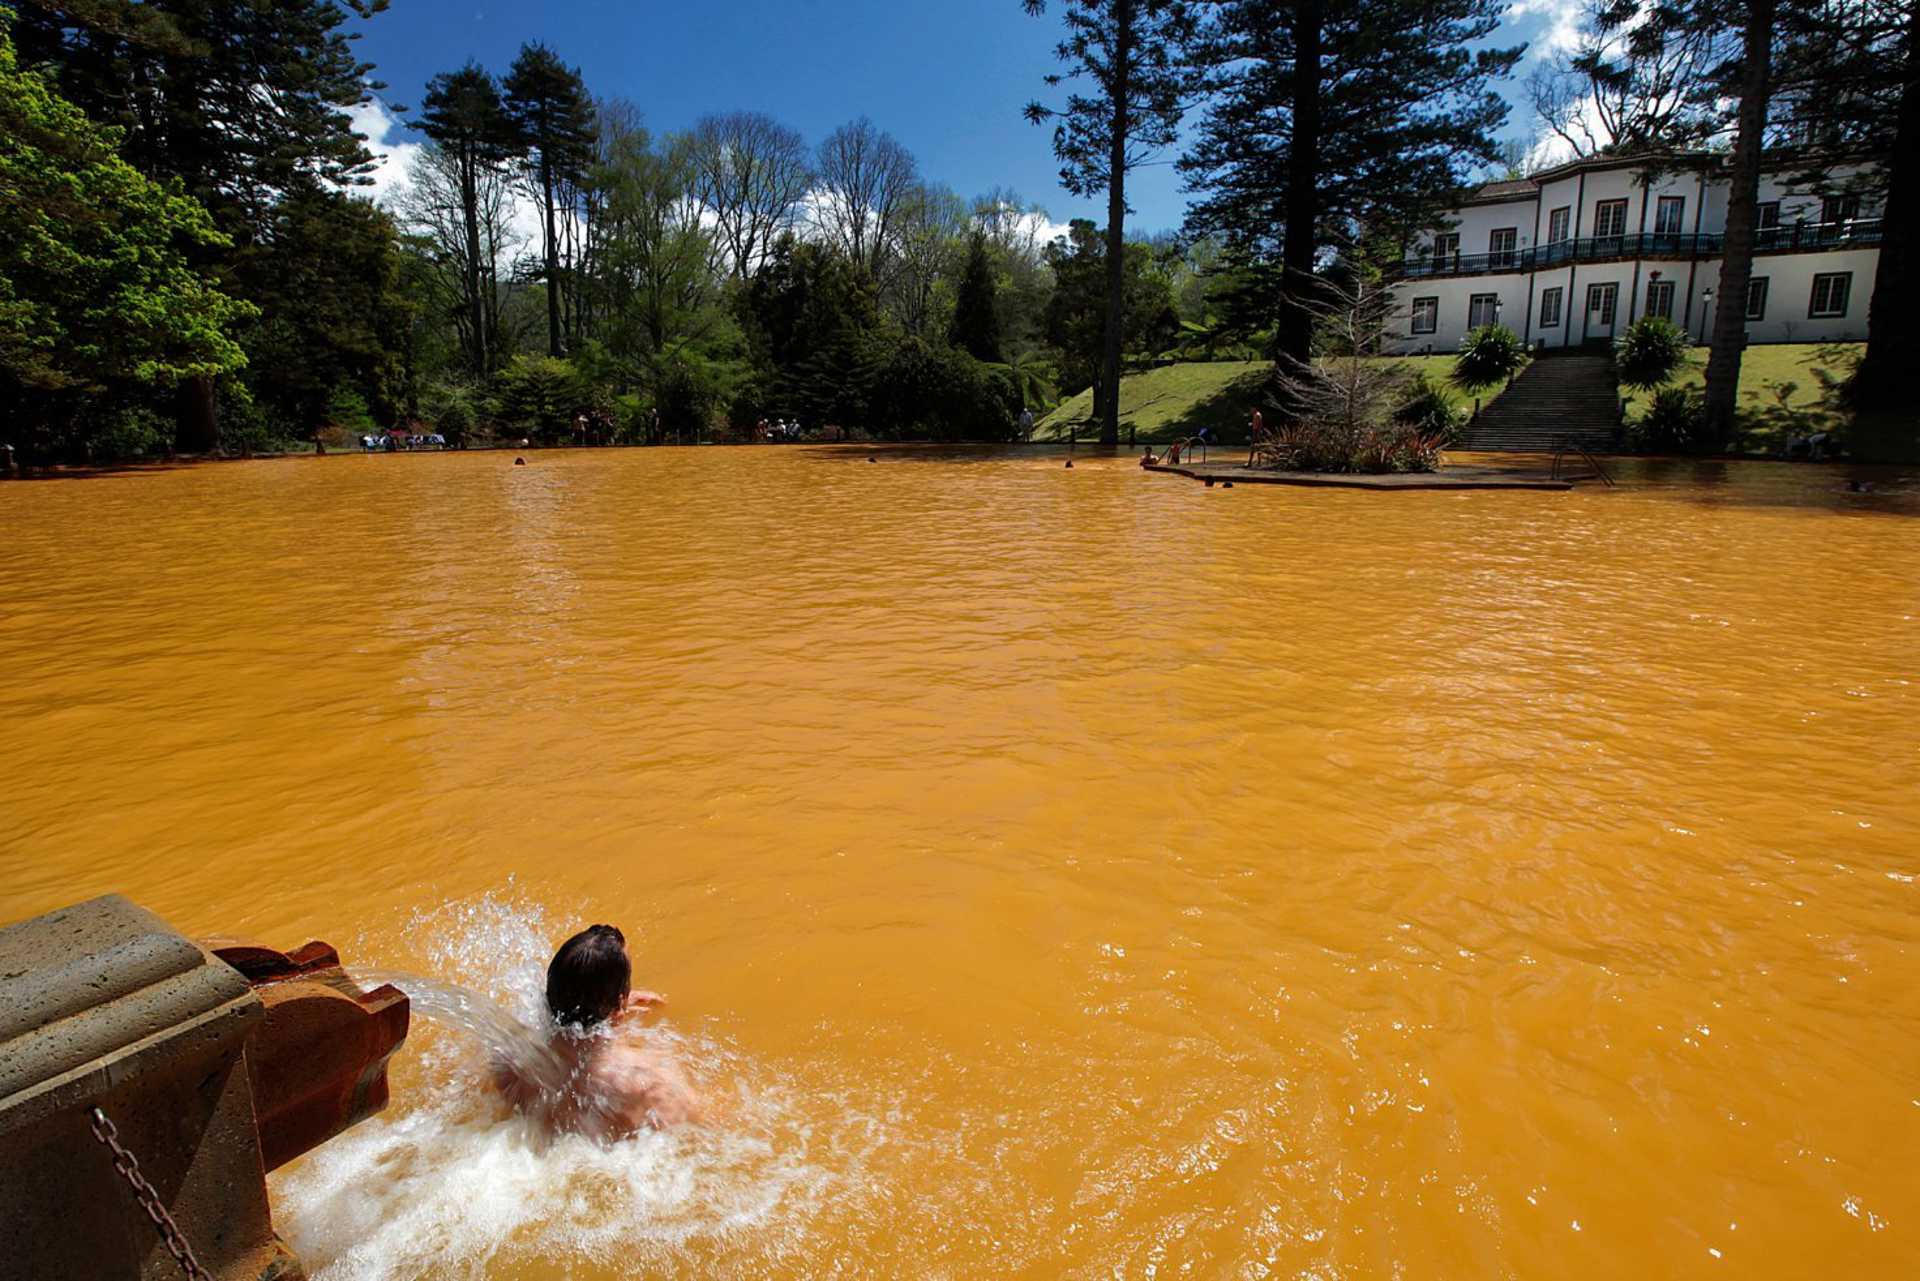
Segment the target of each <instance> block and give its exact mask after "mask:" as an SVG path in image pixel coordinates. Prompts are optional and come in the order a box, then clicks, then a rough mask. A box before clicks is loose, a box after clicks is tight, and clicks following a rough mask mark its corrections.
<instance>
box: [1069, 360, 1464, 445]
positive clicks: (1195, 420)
mask: <svg viewBox="0 0 1920 1281" xmlns="http://www.w3.org/2000/svg"><path fill="white" fill-rule="evenodd" d="M1400 363H1401V364H1403V365H1406V366H1407V367H1409V368H1411V369H1416V370H1422V371H1424V372H1426V373H1427V374H1428V375H1429V376H1430V377H1433V378H1435V379H1437V380H1439V381H1441V382H1442V383H1443V384H1444V383H1445V380H1446V377H1447V375H1448V374H1450V373H1451V372H1453V357H1452V356H1407V357H1404V358H1401V360H1400ZM1270 367H1271V366H1269V365H1268V363H1267V362H1266V361H1264V360H1232V361H1212V362H1195V363H1189V364H1177V365H1163V366H1161V367H1160V368H1158V369H1149V370H1145V371H1144V372H1141V373H1137V374H1129V375H1128V376H1126V377H1125V378H1122V379H1121V380H1120V434H1121V438H1122V439H1123V440H1124V439H1125V438H1126V433H1127V429H1128V428H1129V427H1132V428H1133V430H1134V433H1135V441H1136V442H1137V443H1139V444H1156V445H1157V444H1164V443H1165V442H1167V441H1169V440H1175V439H1178V438H1180V437H1183V436H1191V435H1192V434H1193V433H1194V432H1196V431H1198V430H1199V429H1200V428H1201V427H1203V426H1205V427H1211V428H1213V434H1214V437H1215V439H1218V440H1223V441H1244V440H1245V439H1246V438H1247V418H1248V415H1249V413H1250V412H1251V411H1252V409H1253V404H1254V401H1255V399H1256V398H1258V396H1259V394H1260V384H1261V379H1262V377H1263V376H1264V375H1265V374H1266V372H1267V370H1268V369H1269V368H1270ZM1449 392H1450V394H1451V395H1452V397H1453V399H1454V401H1455V402H1456V403H1458V404H1461V405H1462V406H1467V405H1470V404H1471V399H1472V398H1471V397H1467V396H1463V395H1462V394H1461V393H1460V392H1459V391H1458V390H1455V389H1452V388H1449ZM1483 399H1484V398H1483ZM1092 414H1093V392H1092V391H1091V390H1087V391H1083V392H1081V393H1080V394H1078V395H1076V396H1069V397H1068V398H1067V399H1066V400H1064V401H1062V402H1061V403H1060V405H1059V407H1058V408H1056V409H1055V410H1054V411H1053V412H1052V413H1050V414H1048V415H1047V416H1046V417H1045V418H1042V419H1041V420H1040V421H1039V423H1038V424H1037V425H1036V426H1035V428H1034V433H1033V438H1034V439H1035V440H1065V439H1066V438H1067V433H1068V430H1069V428H1071V427H1074V426H1078V427H1079V428H1080V437H1081V439H1083V440H1084V439H1086V437H1087V435H1088V433H1089V431H1090V430H1091V428H1090V427H1089V425H1088V421H1089V419H1090V418H1091V416H1092Z"/></svg>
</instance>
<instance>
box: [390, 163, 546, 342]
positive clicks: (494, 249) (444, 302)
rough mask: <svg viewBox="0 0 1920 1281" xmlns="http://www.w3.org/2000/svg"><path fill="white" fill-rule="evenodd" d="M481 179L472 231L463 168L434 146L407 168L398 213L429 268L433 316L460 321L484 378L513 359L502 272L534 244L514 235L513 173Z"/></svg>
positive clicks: (458, 328)
mask: <svg viewBox="0 0 1920 1281" xmlns="http://www.w3.org/2000/svg"><path fill="white" fill-rule="evenodd" d="M474 178H475V185H474V191H473V197H474V202H473V211H474V221H473V223H472V225H471V226H469V224H468V222H467V218H466V191H465V190H464V186H463V182H462V174H461V166H460V162H459V161H458V160H457V159H456V158H455V157H454V156H452V155H451V154H449V153H448V152H446V151H444V150H442V149H441V148H440V146H439V145H438V144H433V143H430V144H428V145H427V146H426V147H424V148H423V149H422V150H421V151H420V152H419V153H418V155H416V156H415V158H414V160H413V162H412V163H411V165H409V166H408V169H407V188H406V193H405V194H404V195H403V196H402V197H401V199H400V201H399V204H398V209H397V212H398V215H399V218H400V221H401V224H402V225H403V226H404V227H405V228H406V229H407V231H408V232H409V234H410V235H411V236H412V237H413V238H414V240H413V243H414V246H415V248H416V251H417V252H418V253H419V254H420V256H421V258H422V259H423V260H424V263H425V265H426V270H425V271H424V272H422V273H421V282H422V283H423V284H424V285H425V286H426V287H427V291H428V293H429V295H430V297H431V299H432V307H431V311H432V314H434V315H435V316H436V317H440V318H444V319H447V320H451V321H452V322H453V328H454V334H455V337H456V339H457V340H458V343H459V347H460V351H461V353H462V354H463V356H464V357H465V363H466V365H467V369H468V371H469V373H470V374H471V375H472V376H473V377H474V378H475V379H484V378H485V377H486V376H489V375H491V374H492V373H494V372H495V371H496V370H498V369H499V367H500V365H501V363H502V362H504V361H505V360H506V359H507V357H508V356H510V355H511V354H512V347H513V345H514V342H515V341H516V336H515V334H513V333H509V326H508V322H507V318H506V314H505V309H506V294H507V286H506V284H505V283H504V282H503V281H502V279H501V271H502V268H503V267H504V268H506V269H508V270H509V271H510V270H511V269H512V267H513V265H514V263H516V262H517V261H518V260H519V258H520V256H521V254H522V252H523V251H524V250H525V249H526V245H527V242H526V240H525V238H524V237H522V236H521V235H519V233H517V232H516V231H515V230H514V225H513V204H514V192H513V183H512V181H511V180H510V179H509V178H508V176H507V174H506V172H505V171H504V170H501V169H488V168H485V167H482V168H480V169H478V170H476V171H475V174H474Z"/></svg>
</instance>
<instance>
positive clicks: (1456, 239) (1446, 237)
mask: <svg viewBox="0 0 1920 1281" xmlns="http://www.w3.org/2000/svg"><path fill="white" fill-rule="evenodd" d="M1459 256H1460V233H1459V232H1457V231H1436V232H1434V233H1433V260H1434V261H1435V262H1445V261H1448V260H1449V259H1453V258H1458V257H1459Z"/></svg>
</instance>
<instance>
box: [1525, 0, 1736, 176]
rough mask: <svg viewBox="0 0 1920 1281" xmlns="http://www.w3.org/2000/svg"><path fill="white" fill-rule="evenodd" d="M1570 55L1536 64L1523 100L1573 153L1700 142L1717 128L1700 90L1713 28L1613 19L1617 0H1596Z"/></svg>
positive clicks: (1712, 50)
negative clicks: (1615, 21)
mask: <svg viewBox="0 0 1920 1281" xmlns="http://www.w3.org/2000/svg"><path fill="white" fill-rule="evenodd" d="M1594 2H1595V3H1596V4H1597V6H1598V7H1597V8H1596V9H1594V10H1591V11H1590V13H1591V14H1592V15H1593V16H1592V17H1590V19H1589V21H1588V23H1587V26H1586V29H1585V30H1584V31H1582V33H1581V35H1580V38H1579V43H1578V44H1577V45H1576V46H1575V48H1574V49H1573V51H1572V52H1571V53H1569V54H1565V55H1562V56H1560V57H1558V58H1556V59H1554V60H1552V61H1549V62H1546V63H1544V64H1542V65H1541V66H1539V67H1537V68H1535V69H1534V72H1533V74H1532V75H1530V76H1528V77H1527V80H1526V95H1527V101H1528V104H1529V105H1530V106H1531V107H1532V108H1533V113H1534V116H1535V117H1536V119H1537V120H1538V121H1539V122H1540V124H1541V125H1542V126H1543V127H1544V128H1545V129H1546V130H1547V132H1548V133H1550V134H1552V135H1553V136H1554V137H1556V138H1558V139H1559V140H1560V141H1561V142H1562V143H1563V144H1565V145H1566V147H1567V149H1568V150H1569V151H1571V152H1572V153H1573V154H1574V155H1575V156H1591V155H1598V154H1601V153H1604V152H1614V151H1632V150H1645V149H1648V148H1655V147H1657V148H1675V149H1677V148H1681V147H1686V146H1690V145H1698V144H1699V143H1700V142H1702V141H1704V140H1705V139H1706V138H1707V137H1708V136H1709V135H1711V134H1712V133H1713V132H1714V131H1715V130H1716V128H1717V127H1718V113H1717V112H1716V110H1715V108H1714V103H1713V101H1712V100H1711V98H1710V97H1707V96H1705V95H1704V94H1703V87H1704V80H1705V76H1706V73H1707V70H1708V69H1709V67H1710V66H1712V64H1713V63H1714V61H1715V59H1716V55H1717V50H1716V46H1717V45H1718V43H1719V39H1718V36H1717V33H1715V32H1714V31H1711V30H1701V29H1695V28H1687V27H1679V28H1670V27H1668V26H1666V25H1665V24H1661V23H1644V22H1643V23H1640V24H1638V25H1636V26H1634V27H1632V28H1631V29H1625V28H1623V27H1620V26H1617V25H1612V24H1610V23H1609V22H1608V17H1607V16H1608V12H1609V10H1610V9H1611V8H1612V7H1613V5H1614V4H1615V3H1616V0H1594Z"/></svg>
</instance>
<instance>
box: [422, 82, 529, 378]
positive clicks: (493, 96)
mask: <svg viewBox="0 0 1920 1281" xmlns="http://www.w3.org/2000/svg"><path fill="white" fill-rule="evenodd" d="M420 109H421V110H420V118H419V119H418V120H416V121H414V122H412V124H410V125H409V126H408V127H409V128H412V129H418V130H419V131H421V132H422V133H424V134H426V135H427V137H429V138H431V139H433V140H434V141H435V142H437V143H439V144H440V149H441V150H442V151H443V152H444V153H445V154H446V156H447V157H448V159H449V160H450V161H451V162H452V165H453V168H454V173H455V174H456V176H457V178H458V182H459V188H460V192H459V194H460V214H461V221H462V225H463V227H464V230H465V235H466V246H467V248H466V253H465V254H464V255H463V257H464V260H465V261H464V266H465V271H464V273H463V276H464V279H463V281H462V285H463V297H462V299H461V304H462V307H463V309H464V310H465V311H466V313H467V315H468V317H469V320H468V329H467V334H466V338H467V345H468V351H467V358H468V361H469V362H470V363H471V364H472V367H473V372H474V375H475V376H476V377H480V378H484V377H485V376H486V375H487V374H488V373H489V372H491V370H492V368H493V364H492V362H493V361H494V360H495V359H496V358H497V357H498V352H497V350H496V346H497V344H495V343H494V342H493V341H491V339H492V335H491V334H490V333H489V332H488V327H487V321H488V316H489V314H490V312H489V308H488V307H487V305H486V302H487V300H486V291H487V290H488V289H489V288H490V287H491V286H490V282H489V280H488V274H487V273H486V272H485V271H483V270H482V268H481V263H482V258H483V253H484V250H483V249H482V248H481V243H480V241H481V234H480V232H481V228H480V220H481V219H480V189H481V186H482V183H483V180H484V179H485V178H486V177H487V176H488V175H489V174H492V173H497V172H498V171H499V169H500V168H501V166H503V165H504V164H506V163H507V161H508V160H509V159H511V157H512V155H513V150H514V146H515V133H514V129H513V126H512V124H511V123H510V122H509V121H508V119H507V114H506V110H505V108H504V107H503V106H502V105H501V102H500V87H499V85H498V84H496V83H495V82H494V79H493V77H492V76H491V75H489V74H487V72H485V71H484V70H482V69H481V68H480V67H479V66H478V65H477V64H475V63H472V62H469V63H468V64H467V65H466V66H464V67H462V68H461V69H460V70H458V71H452V72H442V73H441V74H439V75H437V76H435V77H434V78H433V79H431V80H429V81H428V82H427V96H426V97H425V98H423V99H422V100H421V103H420Z"/></svg>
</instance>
